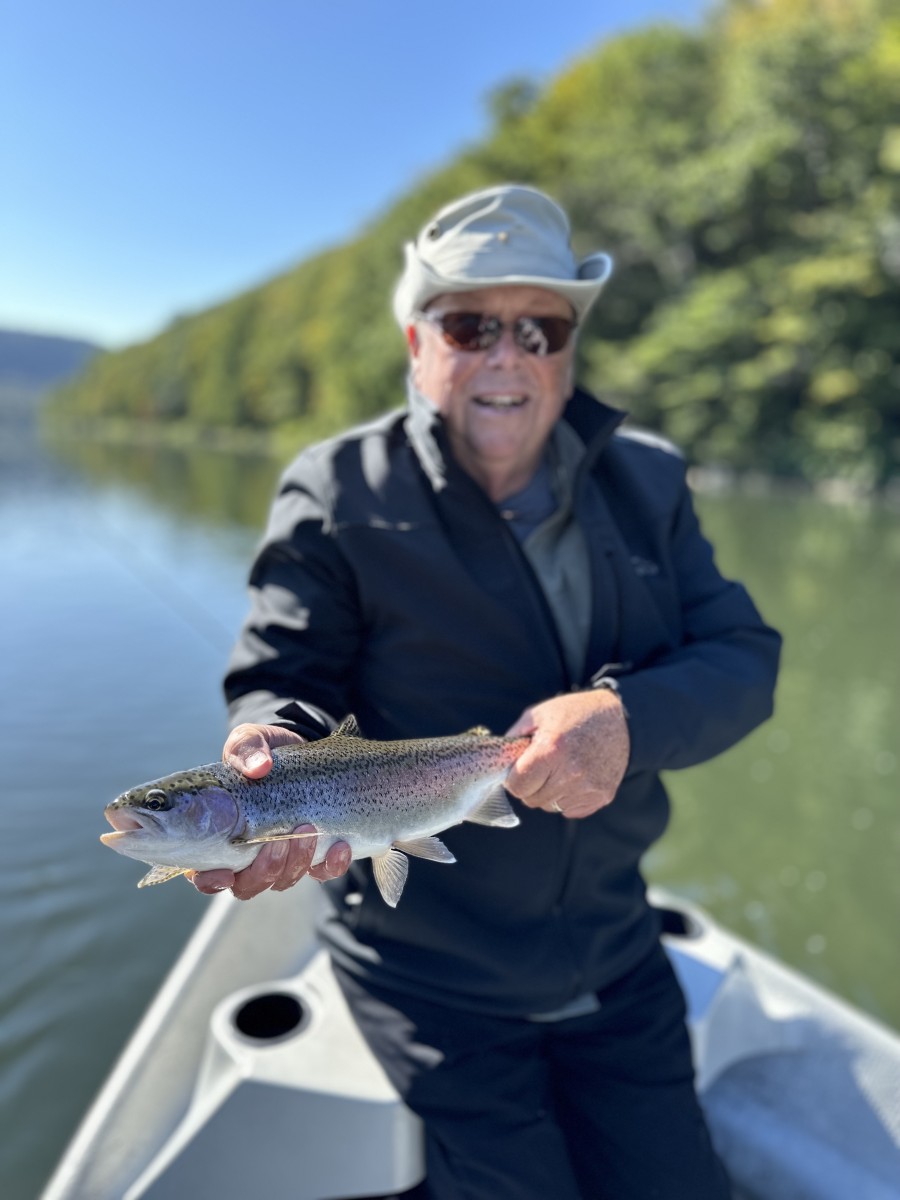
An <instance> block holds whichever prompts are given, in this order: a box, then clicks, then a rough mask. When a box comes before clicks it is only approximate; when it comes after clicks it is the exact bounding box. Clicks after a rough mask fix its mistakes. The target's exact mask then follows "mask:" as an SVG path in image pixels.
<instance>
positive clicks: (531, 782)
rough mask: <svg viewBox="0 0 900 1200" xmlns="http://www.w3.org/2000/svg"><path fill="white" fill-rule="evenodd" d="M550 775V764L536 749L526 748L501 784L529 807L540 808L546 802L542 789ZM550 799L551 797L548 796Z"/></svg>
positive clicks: (547, 782) (546, 784)
mask: <svg viewBox="0 0 900 1200" xmlns="http://www.w3.org/2000/svg"><path fill="white" fill-rule="evenodd" d="M550 777H551V770H550V764H549V763H548V761H547V760H546V759H545V758H543V757H542V756H539V754H538V753H537V750H532V749H530V748H529V749H528V750H526V751H525V752H524V753H523V754H522V756H521V757H520V758H519V760H518V762H515V763H513V767H512V770H511V771H510V773H509V775H507V777H506V781H505V783H504V784H503V786H504V787H505V788H506V790H507V791H508V792H509V793H511V795H513V796H515V797H516V799H517V800H521V801H522V803H523V804H525V805H527V806H528V807H529V808H541V807H542V806H543V805H544V804H545V803H547V802H548V796H547V794H546V793H545V792H544V789H545V788H546V787H547V786H548V784H549V782H550ZM550 799H552V797H550Z"/></svg>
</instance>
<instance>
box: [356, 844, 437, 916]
mask: <svg viewBox="0 0 900 1200" xmlns="http://www.w3.org/2000/svg"><path fill="white" fill-rule="evenodd" d="M435 840H436V839H435ZM372 870H373V872H374V874H375V882H376V883H377V884H378V890H379V892H381V898H382V900H384V902H385V904H389V905H390V906H391V908H396V907H397V901H398V900H399V899H400V897H401V896H402V895H403V887H404V884H405V883H406V876H407V875H408V874H409V859H408V858H407V857H406V855H405V854H403V853H402V851H400V850H388V852H387V853H386V854H379V856H378V858H373V859H372Z"/></svg>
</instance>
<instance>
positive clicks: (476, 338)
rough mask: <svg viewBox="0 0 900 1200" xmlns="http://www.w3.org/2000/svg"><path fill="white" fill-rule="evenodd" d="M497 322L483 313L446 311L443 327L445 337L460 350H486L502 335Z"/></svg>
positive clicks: (442, 322) (442, 319)
mask: <svg viewBox="0 0 900 1200" xmlns="http://www.w3.org/2000/svg"><path fill="white" fill-rule="evenodd" d="M495 325H496V322H494V321H492V320H491V318H490V317H484V316H482V314H481V313H464V312H458V313H444V315H443V316H442V317H441V329H442V331H443V334H444V337H445V338H446V339H447V341H448V342H450V344H451V345H453V346H455V347H456V348H457V349H458V350H486V349H487V348H488V347H489V346H493V344H494V342H496V341H497V338H498V337H499V336H500V330H499V328H498V327H497V328H495Z"/></svg>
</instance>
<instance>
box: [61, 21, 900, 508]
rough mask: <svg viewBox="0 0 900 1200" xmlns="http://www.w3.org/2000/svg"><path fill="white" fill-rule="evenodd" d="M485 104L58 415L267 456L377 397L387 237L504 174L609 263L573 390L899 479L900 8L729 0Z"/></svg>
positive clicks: (785, 466)
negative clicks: (373, 193) (280, 260)
mask: <svg viewBox="0 0 900 1200" xmlns="http://www.w3.org/2000/svg"><path fill="white" fill-rule="evenodd" d="M489 104H490V110H491V129H490V132H489V134H488V136H486V138H485V139H484V140H483V141H482V142H481V143H480V144H478V145H475V146H472V147H471V148H470V149H468V150H467V151H466V152H465V153H463V154H461V155H460V156H459V157H458V158H457V159H455V161H453V162H452V163H450V164H449V165H448V166H447V167H446V168H445V169H444V170H442V171H440V172H439V173H437V174H435V175H433V176H431V177H429V178H427V179H425V180H421V181H419V182H418V183H417V184H416V185H415V186H414V187H411V188H410V190H409V192H408V194H407V195H406V196H404V198H403V199H402V200H401V201H400V202H399V203H397V204H396V205H395V206H394V207H392V208H391V209H390V211H388V212H386V213H384V214H383V215H381V216H380V217H378V218H377V219H376V220H374V221H373V222H372V223H371V225H370V226H369V227H368V228H366V229H365V230H363V231H362V232H361V233H360V234H359V236H358V237H356V238H355V239H354V240H352V241H348V242H347V243H346V244H344V245H341V246H338V247H336V248H334V249H332V250H330V251H329V252H327V253H324V254H321V255H319V256H317V257H315V258H312V259H310V260H308V261H306V262H303V263H301V264H300V265H299V266H298V267H297V268H296V269H294V270H292V271H290V272H289V273H287V274H285V275H283V276H281V277H279V278H277V279H274V280H272V281H271V282H270V283H268V284H266V285H265V286H263V287H261V288H258V289H256V290H254V291H251V292H248V293H246V294H243V295H240V296H238V297H236V298H235V299H234V300H232V301H231V302H229V303H226V304H224V305H221V306H219V307H217V308H215V309H212V310H209V311H207V312H204V313H201V314H199V315H196V316H193V317H189V318H184V319H181V320H179V321H177V322H175V323H174V324H173V325H172V326H170V327H169V328H168V329H167V330H166V331H165V332H164V333H163V334H161V335H160V336H159V337H157V338H156V339H154V340H153V341H151V342H148V343H146V344H143V345H139V346H134V347H132V348H129V349H127V350H125V351H122V352H119V353H116V354H109V355H105V356H102V357H100V358H98V359H97V360H95V361H94V362H93V363H92V364H91V365H90V367H89V369H88V370H87V371H86V372H85V374H84V375H82V376H81V377H80V378H79V379H78V380H77V381H76V382H75V383H74V384H72V385H69V386H67V387H66V388H65V389H64V390H62V391H60V392H59V393H58V394H57V396H56V397H55V400H54V404H53V414H54V418H55V420H56V421H65V422H67V423H70V422H73V423H75V424H76V426H77V427H81V428H83V429H85V430H86V431H87V430H93V431H94V432H96V431H97V429H98V428H99V427H100V426H99V425H98V422H102V423H103V425H104V427H105V428H109V427H110V425H111V424H115V423H116V422H118V423H119V425H120V427H121V423H122V422H123V421H129V422H133V421H140V422H148V421H155V422H164V423H165V424H166V427H167V428H169V429H170V430H171V429H176V430H177V429H182V430H191V431H193V430H216V429H223V428H224V429H237V430H254V431H259V430H268V431H271V432H272V433H273V436H274V437H275V438H276V440H277V442H278V444H279V446H280V447H282V448H286V447H287V446H289V445H290V446H292V445H296V444H297V442H298V441H300V440H305V439H307V438H309V437H311V436H316V435H319V434H321V433H323V432H325V431H328V430H331V429H334V428H336V427H339V426H342V425H345V424H346V423H348V422H350V421H354V420H357V419H359V418H363V417H366V416H368V415H370V414H372V413H375V412H378V411H381V410H383V409H385V408H388V407H393V406H395V405H396V404H398V403H400V402H401V401H402V377H403V373H404V351H403V341H402V338H401V336H400V333H399V331H398V329H397V328H396V326H395V325H394V323H393V319H392V317H391V313H390V306H389V296H390V292H391V289H392V287H393V283H394V281H395V279H396V277H397V274H398V272H399V269H400V264H401V245H402V243H403V241H405V240H407V239H408V238H410V237H412V236H414V234H415V232H416V231H417V229H418V228H419V226H420V225H421V223H422V222H423V221H424V220H425V219H426V217H427V216H428V215H429V214H430V213H431V212H432V211H433V210H434V208H435V207H436V206H437V205H438V204H441V203H443V202H445V201H446V200H448V199H450V198H452V197H454V196H455V195H457V194H459V193H460V192H462V191H465V190H468V189H471V188H474V187H478V186H481V185H483V184H487V183H492V182H497V181H501V180H518V181H521V182H528V183H534V184H536V185H538V186H540V187H544V188H546V189H547V190H548V191H550V192H551V193H552V194H553V195H554V196H556V197H557V198H558V199H559V200H560V202H561V203H562V204H563V205H564V206H565V207H566V209H567V210H568V211H569V213H570V214H571V216H572V219H573V223H574V228H575V244H576V248H577V249H578V250H579V251H580V252H582V253H586V252H589V251H591V250H594V249H601V248H602V249H606V250H609V251H611V252H612V254H613V255H614V257H615V259H616V262H617V271H616V274H615V276H614V279H613V282H612V283H611V284H610V285H609V286H608V288H607V290H606V291H605V293H604V297H603V300H602V301H601V303H600V304H599V305H598V306H597V308H596V310H595V312H594V314H593V315H592V317H591V318H590V321H589V323H588V325H587V327H586V328H585V329H584V331H583V334H582V337H581V339H580V355H581V375H580V377H581V380H582V381H583V383H584V384H586V385H587V386H588V387H590V388H591V389H592V390H594V391H595V392H597V393H598V394H599V395H601V396H603V397H604V398H605V399H607V400H609V401H611V402H612V403H614V404H619V405H622V406H623V407H626V408H627V409H629V410H630V411H631V412H632V413H633V415H634V418H635V419H636V420H637V421H638V422H640V423H641V424H644V425H648V426H651V427H653V428H655V429H658V430H660V431H662V432H664V433H666V434H668V435H669V436H670V437H672V438H673V439H674V440H675V441H676V442H678V443H679V444H680V445H681V446H682V447H683V448H684V449H685V450H686V452H687V453H688V455H689V456H690V457H691V458H693V459H697V460H702V461H705V462H716V463H721V464H725V465H728V466H731V467H734V468H736V469H738V470H741V469H746V468H755V469H762V470H766V471H769V472H772V473H776V474H789V475H800V476H803V477H805V478H807V479H813V480H814V479H817V478H821V477H833V476H841V477H844V478H846V479H849V480H853V481H855V482H857V483H859V484H861V485H863V486H866V485H871V486H876V485H878V484H880V483H883V482H884V481H885V480H886V479H887V478H889V477H890V476H891V475H893V474H895V473H896V472H897V471H898V470H900V467H898V463H900V203H898V201H900V2H898V0H768V2H767V3H763V2H761V0H760V2H750V0H729V2H727V3H725V4H723V5H721V6H720V7H719V8H718V9H716V10H715V11H714V12H713V14H712V15H711V16H710V17H709V19H708V20H707V22H706V24H705V25H704V26H703V27H702V28H699V29H692V30H684V29H680V28H677V27H653V28H648V29H646V30H643V31H638V32H635V33H632V34H629V35H627V36H623V37H620V38H617V39H615V40H613V41H610V42H607V43H605V44H604V45H602V46H600V47H599V48H597V49H596V50H593V51H591V52H590V53H586V54H585V56H584V57H583V58H582V59H581V60H580V61H577V62H575V63H573V64H572V65H571V66H570V67H569V68H568V69H567V70H565V71H564V72H563V73H561V74H560V75H559V76H558V77H557V78H555V79H553V80H552V81H550V82H549V83H548V84H547V85H546V86H537V85H535V84H533V83H531V82H529V81H527V80H521V81H512V82H510V83H508V84H507V85H506V86H504V87H502V88H500V89H499V90H498V91H497V92H496V93H495V94H494V95H493V96H492V97H490V100H489ZM359 185H360V187H361V188H364V187H365V180H364V179H361V180H360V181H359Z"/></svg>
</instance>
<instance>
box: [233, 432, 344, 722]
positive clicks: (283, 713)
mask: <svg viewBox="0 0 900 1200" xmlns="http://www.w3.org/2000/svg"><path fill="white" fill-rule="evenodd" d="M360 634H361V621H360V619H359V614H358V604H357V596H356V588H355V581H354V578H353V574H352V572H351V570H350V568H349V566H348V565H347V563H346V561H345V560H344V558H343V556H342V555H341V553H340V550H339V548H338V545H337V541H336V539H335V537H334V529H333V524H332V521H331V515H330V505H329V503H328V494H327V486H326V484H325V481H324V480H323V477H322V476H321V474H320V473H319V472H317V471H316V469H315V464H314V462H313V461H312V460H311V459H309V458H305V457H304V456H301V458H300V459H299V460H298V461H297V463H295V464H294V466H293V467H292V468H291V469H290V471H289V472H288V473H287V474H286V475H285V477H284V479H283V481H282V486H281V489H280V491H279V494H278V496H277V498H276V500H275V502H274V504H273V506H272V511H271V514H270V518H269V524H268V528H267V530H266V533H265V537H264V539H263V542H262V545H261V547H260V550H259V552H258V554H257V556H256V559H255V561H254V563H253V567H252V570H251V573H250V612H249V614H248V616H247V619H246V621H245V622H244V625H243V628H242V630H241V633H240V636H239V638H238V641H237V644H236V645H235V648H234V650H233V652H232V655H231V660H230V662H229V666H228V672H227V675H226V677H225V682H224V688H225V697H226V700H227V701H228V712H229V722H230V725H231V727H234V726H235V725H237V724H240V723H241V722H244V721H249V722H253V723H259V724H274V725H284V726H286V727H288V728H291V729H294V730H295V731H296V732H297V733H300V734H302V735H303V736H304V737H308V738H319V737H323V736H325V735H326V734H328V733H329V732H330V731H331V730H332V729H334V728H335V726H336V725H337V723H338V722H339V721H340V719H341V718H342V717H343V716H345V715H346V714H347V713H348V712H349V711H350V710H351V706H352V699H351V695H350V690H349V682H348V681H349V680H350V678H351V677H352V675H353V663H354V661H355V658H356V656H357V653H358V649H359V639H360Z"/></svg>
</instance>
